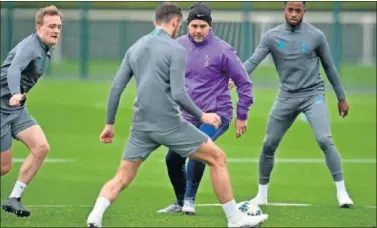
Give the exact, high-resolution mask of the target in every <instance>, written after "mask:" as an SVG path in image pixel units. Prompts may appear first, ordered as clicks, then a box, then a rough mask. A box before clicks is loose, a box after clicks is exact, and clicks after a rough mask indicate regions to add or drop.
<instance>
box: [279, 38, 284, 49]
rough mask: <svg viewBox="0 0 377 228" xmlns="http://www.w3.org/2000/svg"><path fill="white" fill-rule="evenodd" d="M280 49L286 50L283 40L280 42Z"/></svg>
mask: <svg viewBox="0 0 377 228" xmlns="http://www.w3.org/2000/svg"><path fill="white" fill-rule="evenodd" d="M278 47H279V48H280V49H283V48H284V41H283V40H279V44H278Z"/></svg>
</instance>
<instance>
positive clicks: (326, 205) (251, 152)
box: [1, 68, 376, 227]
mask: <svg viewBox="0 0 377 228" xmlns="http://www.w3.org/2000/svg"><path fill="white" fill-rule="evenodd" d="M113 70H116V69H113ZM355 72H356V70H354V71H352V70H350V71H348V72H347V71H345V72H344V74H346V76H344V77H345V78H349V80H351V79H352V78H356V77H360V78H362V79H363V80H362V82H361V83H360V85H369V86H370V87H372V88H375V86H376V84H375V83H376V76H375V68H374V70H372V71H370V72H371V73H369V74H367V75H361V74H360V76H359V75H355V74H354V73H355ZM260 75H261V77H262V75H263V73H262V72H261V73H260ZM256 80H257V79H256ZM347 80H348V79H347ZM352 80H354V81H358V80H357V79H352ZM352 80H351V81H352ZM367 80H369V82H367ZM257 81H258V80H257ZM373 83H374V85H373ZM110 86H111V82H110V81H101V82H99V81H98V82H94V81H61V80H50V79H49V80H42V81H41V82H40V83H39V84H38V85H37V86H36V88H35V89H34V90H33V91H32V92H31V93H30V94H29V96H28V98H29V100H28V109H29V111H30V112H31V114H32V115H33V116H34V117H35V118H36V119H37V120H38V122H39V123H40V125H41V126H42V127H43V129H44V130H45V133H46V135H47V137H48V139H49V142H50V145H51V152H50V154H49V155H48V159H47V160H46V162H45V163H44V165H43V167H42V169H41V170H40V171H39V173H38V174H37V176H36V178H35V179H34V180H33V182H32V183H31V184H30V185H29V186H28V187H27V189H26V191H25V193H24V196H23V203H24V204H25V205H26V206H27V207H28V208H29V209H30V210H31V216H30V217H29V218H16V217H15V216H14V215H13V214H6V213H4V212H3V211H1V227H54V226H55V227H57V226H58V227H84V226H85V222H86V218H87V216H88V214H89V212H90V210H91V208H92V205H93V204H94V202H95V199H96V197H97V195H98V193H99V191H100V188H101V187H102V185H103V184H104V183H105V182H106V181H107V180H108V179H110V178H111V177H112V176H113V175H114V173H115V171H116V169H117V167H118V165H119V162H120V158H121V154H122V152H123V149H124V145H125V142H126V139H127V136H128V133H129V129H130V119H131V115H132V103H133V100H134V96H135V87H134V84H130V85H129V87H128V88H127V89H126V90H125V92H124V93H123V97H122V102H121V105H120V109H119V110H118V115H117V122H116V126H115V129H116V132H115V133H116V136H115V140H114V142H113V144H111V145H103V144H101V143H100V142H99V134H100V132H101V131H102V128H103V126H104V123H105V114H106V102H107V98H108V92H109V89H110ZM329 91H331V90H329ZM254 92H255V96H256V103H255V105H254V106H253V108H252V110H251V111H250V113H249V115H250V119H249V128H248V132H247V133H246V135H244V136H243V137H242V138H240V139H236V137H235V131H234V122H233V123H232V125H231V127H230V129H229V130H228V132H226V133H225V135H224V136H223V137H221V138H220V139H219V140H218V141H217V143H218V145H220V147H221V148H222V149H224V150H225V152H226V153H227V157H228V165H229V171H230V175H231V180H232V184H233V190H234V193H235V198H236V200H237V201H242V200H248V199H250V198H251V197H253V196H254V195H255V194H256V192H257V177H258V173H257V170H258V166H257V160H258V157H259V152H260V148H261V145H262V142H263V137H264V131H265V125H266V122H267V117H268V113H269V111H270V108H271V106H272V104H273V102H274V99H275V96H276V92H277V91H276V90H274V89H271V88H269V87H258V85H256V88H255V90H254ZM233 98H234V100H236V99H237V96H236V94H235V91H234V90H233ZM151 99H153V98H151ZM348 99H349V102H350V105H351V110H350V113H349V116H348V117H347V118H345V119H341V118H340V117H339V116H338V114H337V108H336V107H337V106H336V105H337V104H336V98H335V96H334V94H333V92H329V93H328V96H327V102H328V106H329V110H330V113H331V124H332V125H331V126H332V132H333V138H334V141H335V143H336V145H337V147H338V149H339V151H340V153H341V156H342V158H343V167H344V172H345V178H346V184H347V186H348V189H349V192H350V194H351V197H352V198H353V200H354V203H355V207H354V208H352V209H340V208H338V206H337V201H336V192H335V186H334V184H333V182H332V179H331V175H330V173H329V172H328V170H327V168H326V165H325V163H324V161H323V158H324V156H323V154H322V152H321V151H320V149H319V147H318V145H317V143H316V141H315V139H314V137H313V133H312V131H311V129H310V127H309V125H308V123H306V122H305V121H302V120H301V119H300V118H298V119H297V121H296V122H295V123H294V125H293V126H292V128H291V129H290V131H289V132H288V133H287V134H286V136H285V138H284V139H283V141H282V143H281V145H280V147H279V148H278V151H277V163H276V165H275V169H274V171H273V173H272V180H271V184H270V189H269V202H270V203H274V204H273V205H269V206H263V207H262V210H263V211H264V212H266V213H268V214H269V215H270V217H269V220H268V221H267V222H266V223H265V224H263V226H264V227H282V226H285V227H287V226H288V227H304V226H305V227H307V226H315V227H319V226H325V227H331V226H332V227H334V226H337V227H375V226H376V118H375V117H376V94H375V93H356V92H349V93H348ZM166 152H167V149H166V148H163V147H161V148H160V149H159V150H158V151H156V152H154V153H153V154H152V155H151V156H150V158H149V159H148V160H147V161H146V162H145V164H144V165H143V166H142V167H141V169H140V172H139V174H138V176H137V177H136V179H135V181H134V182H133V183H132V184H131V186H129V188H128V189H126V190H125V191H124V192H123V193H122V194H121V195H120V197H119V199H118V201H116V202H115V203H114V204H113V205H112V206H111V207H110V209H109V210H108V211H107V212H106V214H105V217H104V224H103V225H104V226H105V227H110V226H112V227H115V226H117V227H125V226H127V227H128V226H132V227H135V226H154V227H159V226H163V227H167V226H170V227H219V226H225V225H226V219H225V216H224V213H223V211H222V209H221V207H218V206H214V205H208V204H217V201H216V198H215V195H214V193H213V191H212V187H211V182H210V178H209V172H208V171H209V169H208V168H207V169H206V172H205V174H204V177H203V182H202V183H201V186H200V188H199V191H198V195H197V204H199V205H198V207H197V215H196V216H184V215H182V214H165V215H158V214H156V211H157V210H158V209H161V208H162V207H165V206H167V205H168V204H170V203H172V200H174V194H173V189H172V187H171V185H170V183H169V180H168V176H167V173H166V167H165V164H164V156H165V154H166ZM26 155H27V150H26V149H25V148H24V147H23V145H22V144H21V143H19V142H14V152H13V156H14V162H15V163H14V166H13V169H12V171H11V172H10V173H9V174H8V175H6V176H5V177H3V178H1V200H2V201H3V200H5V199H6V198H7V196H8V195H9V193H10V192H11V190H12V188H13V185H14V182H15V180H16V176H17V173H18V169H19V167H20V161H21V159H22V158H25V157H26ZM279 203H280V204H282V203H284V204H300V205H288V206H287V205H285V206H281V205H280V204H279ZM204 204H206V205H207V206H205V205H204Z"/></svg>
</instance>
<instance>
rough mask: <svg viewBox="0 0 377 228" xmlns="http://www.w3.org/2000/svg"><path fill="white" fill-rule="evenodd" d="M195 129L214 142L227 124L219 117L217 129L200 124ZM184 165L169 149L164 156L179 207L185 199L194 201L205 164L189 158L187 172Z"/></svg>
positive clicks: (182, 160)
mask: <svg viewBox="0 0 377 228" xmlns="http://www.w3.org/2000/svg"><path fill="white" fill-rule="evenodd" d="M197 127H198V128H199V130H200V131H202V132H204V133H205V134H206V135H208V136H209V137H210V138H211V139H212V141H215V140H216V139H218V138H219V137H220V136H221V135H222V134H224V133H225V132H226V131H227V130H228V128H229V122H228V120H227V119H225V118H224V117H221V125H220V126H219V127H218V128H217V129H216V128H215V127H213V126H211V125H207V124H201V125H199V126H197ZM185 164H186V158H184V157H181V156H180V155H179V154H177V153H175V152H174V151H172V150H170V149H169V151H168V153H167V155H166V166H167V168H168V174H169V178H170V182H171V184H172V185H173V188H174V192H175V196H176V198H177V203H178V204H179V205H181V206H182V205H183V200H185V199H187V200H188V199H190V200H194V201H195V196H196V192H197V191H198V188H199V184H200V181H201V180H202V177H203V173H204V169H205V163H204V162H202V161H198V160H194V159H190V158H189V161H188V164H187V170H186V167H185Z"/></svg>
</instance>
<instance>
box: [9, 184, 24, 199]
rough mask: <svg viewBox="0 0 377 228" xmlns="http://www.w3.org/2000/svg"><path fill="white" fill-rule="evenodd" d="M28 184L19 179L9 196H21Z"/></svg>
mask: <svg viewBox="0 0 377 228" xmlns="http://www.w3.org/2000/svg"><path fill="white" fill-rule="evenodd" d="M26 186H27V185H26V184H24V183H22V182H21V181H17V182H16V184H15V185H14V187H13V190H12V193H11V194H10V196H9V198H21V196H22V193H23V192H24V190H25V188H26Z"/></svg>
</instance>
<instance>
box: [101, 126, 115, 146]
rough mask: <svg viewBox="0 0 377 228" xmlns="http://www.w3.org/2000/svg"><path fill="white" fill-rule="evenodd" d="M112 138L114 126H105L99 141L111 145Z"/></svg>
mask: <svg viewBox="0 0 377 228" xmlns="http://www.w3.org/2000/svg"><path fill="white" fill-rule="evenodd" d="M113 137H114V125H110V124H106V125H105V128H104V129H103V131H102V133H101V136H100V138H99V140H100V141H101V142H103V143H112V142H113Z"/></svg>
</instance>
